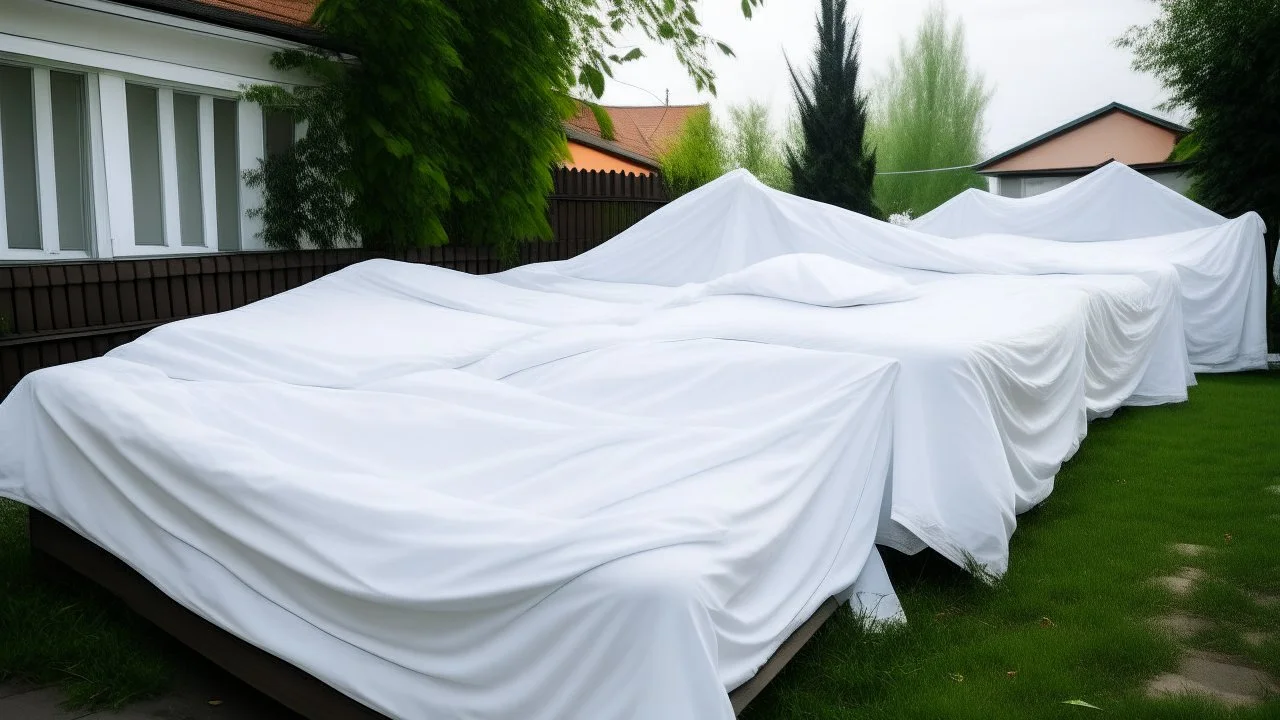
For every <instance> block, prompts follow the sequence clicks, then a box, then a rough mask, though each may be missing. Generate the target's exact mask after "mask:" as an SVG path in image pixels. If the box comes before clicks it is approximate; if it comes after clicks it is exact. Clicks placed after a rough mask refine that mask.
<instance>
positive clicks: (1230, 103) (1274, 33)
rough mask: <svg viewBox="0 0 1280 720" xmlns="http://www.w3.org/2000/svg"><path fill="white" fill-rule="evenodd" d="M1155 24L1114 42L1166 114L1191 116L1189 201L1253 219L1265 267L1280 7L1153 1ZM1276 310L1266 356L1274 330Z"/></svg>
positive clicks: (1271, 244)
mask: <svg viewBox="0 0 1280 720" xmlns="http://www.w3.org/2000/svg"><path fill="white" fill-rule="evenodd" d="M1158 2H1159V5H1160V15H1159V17H1157V18H1156V19H1155V20H1154V21H1153V22H1152V23H1150V24H1149V25H1145V26H1138V27H1134V28H1131V29H1130V30H1129V31H1128V32H1127V33H1126V34H1125V35H1124V36H1123V37H1121V38H1120V40H1119V45H1120V46H1121V47H1125V48H1129V49H1130V50H1132V51H1133V53H1134V67H1135V68H1136V69H1138V70H1141V71H1145V72H1150V73H1152V74H1154V75H1155V76H1156V77H1157V78H1158V79H1159V80H1160V81H1161V82H1162V83H1163V84H1164V85H1165V87H1166V88H1168V89H1169V91H1170V93H1171V98H1170V100H1169V102H1168V103H1167V105H1166V108H1168V109H1173V108H1185V109H1187V110H1190V111H1192V112H1193V113H1194V114H1195V119H1194V120H1193V121H1192V123H1191V127H1192V133H1191V135H1190V136H1189V137H1188V139H1187V140H1185V141H1184V142H1183V143H1181V144H1180V146H1179V147H1178V148H1177V149H1176V150H1175V155H1176V156H1179V157H1182V158H1184V159H1191V160H1193V161H1194V162H1193V164H1192V165H1191V169H1190V172H1191V175H1192V180H1193V182H1192V189H1191V193H1192V195H1193V196H1194V197H1195V199H1196V200H1197V201H1199V202H1200V203H1203V204H1204V205H1206V206H1208V207H1210V208H1212V209H1214V210H1216V211H1218V212H1220V213H1223V214H1225V215H1231V216H1234V215H1239V214H1241V213H1243V212H1246V211H1248V210H1255V211H1257V212H1258V213H1259V214H1260V215H1261V216H1262V218H1263V220H1264V221H1266V224H1267V228H1268V232H1267V235H1268V261H1269V262H1273V261H1274V257H1275V251H1276V235H1277V232H1276V230H1277V225H1280V121H1278V120H1277V118H1280V3H1277V2H1276V1H1275V0H1158ZM1277 309H1278V308H1277V303H1276V302H1275V299H1274V298H1273V302H1272V332H1273V335H1272V347H1273V348H1274V347H1277V346H1278V344H1280V343H1278V341H1280V327H1278V325H1280V323H1278V322H1277V321H1278V320H1280V319H1278V318H1276V317H1275V315H1276V313H1277Z"/></svg>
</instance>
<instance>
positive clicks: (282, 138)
mask: <svg viewBox="0 0 1280 720" xmlns="http://www.w3.org/2000/svg"><path fill="white" fill-rule="evenodd" d="M262 122H263V126H264V127H263V134H264V141H263V144H264V146H265V147H264V149H265V150H266V152H267V156H268V157H270V156H272V155H278V154H280V153H282V152H285V151H286V150H288V149H289V148H290V147H291V146H292V145H293V116H292V115H290V114H289V113H285V112H278V111H269V112H266V113H263V116H262Z"/></svg>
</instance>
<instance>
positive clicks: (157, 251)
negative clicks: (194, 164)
mask: <svg viewBox="0 0 1280 720" xmlns="http://www.w3.org/2000/svg"><path fill="white" fill-rule="evenodd" d="M126 85H142V86H146V87H151V88H154V89H155V90H156V111H157V113H158V114H159V117H158V129H159V134H160V190H161V193H162V196H161V202H160V207H161V213H162V215H161V221H162V226H163V228H164V233H163V235H164V245H138V244H137V243H136V242H135V233H134V226H133V174H132V172H131V170H132V163H133V159H132V157H131V156H130V154H129V113H128V110H127V108H126V103H125V86H126ZM99 88H100V92H101V102H102V103H103V105H102V107H103V110H104V117H106V116H110V118H111V120H110V121H109V122H108V125H109V126H110V132H107V133H106V138H108V139H107V141H106V143H105V146H104V150H105V152H106V156H107V168H108V172H109V173H110V176H111V183H110V187H111V192H110V195H109V198H110V199H111V200H113V201H114V202H112V209H111V238H112V246H111V251H112V254H113V255H114V256H115V257H133V256H139V255H193V254H199V255H207V254H209V253H216V252H218V216H217V208H218V201H217V188H216V186H215V185H216V184H215V182H214V177H215V174H214V154H213V100H214V98H215V97H230V98H234V95H233V94H230V93H225V92H223V93H213V94H210V93H209V92H208V91H194V92H193V91H189V90H187V89H186V88H174V87H173V86H172V85H164V84H160V83H157V82H155V81H150V82H139V81H136V80H134V79H131V78H130V79H126V78H125V77H123V76H120V75H112V74H109V73H103V74H101V75H100V76H99ZM175 90H176V91H177V92H181V93H186V94H192V95H196V96H197V97H198V98H199V101H198V103H199V104H198V106H197V107H198V113H199V114H198V121H197V124H198V128H197V130H198V136H199V143H200V144H199V150H200V169H199V172H200V215H201V224H200V226H201V229H202V230H203V233H202V234H203V238H202V240H203V242H202V244H200V245H184V244H183V243H182V223H181V218H180V216H179V203H178V185H177V176H178V151H177V143H176V138H175V131H174V121H173V93H174V92H175ZM239 104H241V105H245V104H248V103H244V102H240V103H239ZM260 134H261V133H259V135H260ZM239 142H240V144H241V145H243V144H244V140H243V138H241V139H240V140H239ZM259 154H261V152H260V153H259ZM238 155H239V158H238V160H239V161H240V165H239V167H240V168H242V169H243V168H244V153H243V152H239V151H238ZM242 185H243V179H242ZM241 197H242V198H243V197H244V193H243V192H241ZM242 207H243V206H242ZM244 215H245V213H244V212H243V210H242V211H241V222H240V225H241V228H240V230H241V242H240V246H241V249H245V248H244V245H245V243H244V224H245V223H244Z"/></svg>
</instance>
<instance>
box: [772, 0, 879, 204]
mask: <svg viewBox="0 0 1280 720" xmlns="http://www.w3.org/2000/svg"><path fill="white" fill-rule="evenodd" d="M847 5H848V3H847V0H822V6H821V9H820V10H819V14H818V44H817V47H816V48H815V50H814V60H813V65H812V66H811V67H810V68H809V72H808V77H807V79H802V78H801V77H800V75H799V74H798V73H797V72H796V69H795V68H794V67H792V66H791V64H790V63H788V64H787V66H788V68H789V69H790V71H791V85H792V90H793V92H794V94H795V98H796V107H797V112H798V117H799V123H800V129H801V131H802V134H803V136H804V143H803V145H802V147H788V148H787V167H788V169H789V170H790V171H791V180H792V192H794V193H795V194H797V195H801V196H804V197H807V198H812V199H814V200H819V201H821V202H825V203H830V204H832V205H838V206H840V207H842V208H846V209H848V210H853V211H854V212H860V213H862V214H864V215H871V216H873V217H879V216H880V211H879V209H878V208H876V204H875V200H874V198H873V197H872V193H871V188H872V182H873V180H874V178H875V174H876V155H875V151H874V150H869V149H867V148H866V145H865V143H864V136H865V134H866V129H867V98H866V96H864V95H863V94H862V92H861V91H860V90H859V88H858V70H859V63H858V49H859V47H858V20H857V19H854V21H853V24H852V28H851V27H850V24H849V21H848V17H847V15H848V8H847Z"/></svg>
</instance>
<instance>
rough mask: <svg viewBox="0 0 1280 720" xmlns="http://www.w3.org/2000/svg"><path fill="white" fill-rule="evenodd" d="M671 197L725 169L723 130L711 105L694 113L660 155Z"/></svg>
mask: <svg viewBox="0 0 1280 720" xmlns="http://www.w3.org/2000/svg"><path fill="white" fill-rule="evenodd" d="M658 161H659V163H660V164H661V167H662V180H663V182H664V183H666V186H667V192H668V193H669V194H670V195H671V197H673V198H674V197H679V196H681V195H684V194H685V193H687V192H689V191H691V190H696V189H698V188H700V187H702V186H703V185H706V184H707V183H709V182H711V181H712V180H715V179H716V178H718V177H720V176H721V175H723V174H724V173H725V170H726V169H728V166H729V163H728V158H727V153H726V149H725V138H724V131H723V130H721V129H720V126H719V125H717V124H716V121H715V118H713V117H711V111H710V110H709V109H700V110H697V111H696V112H694V113H692V114H691V115H690V116H689V118H688V119H687V120H685V121H684V125H683V126H682V127H681V128H680V133H679V134H678V135H676V138H675V140H673V141H672V142H671V145H670V146H669V147H668V148H667V149H666V150H665V151H664V152H663V153H662V154H661V156H660V157H659V158H658Z"/></svg>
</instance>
